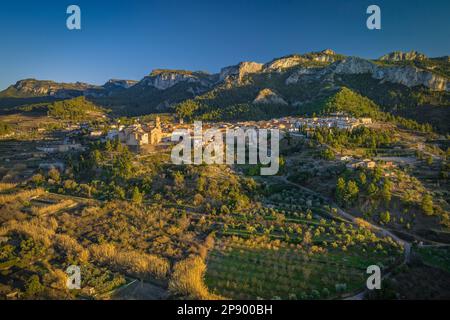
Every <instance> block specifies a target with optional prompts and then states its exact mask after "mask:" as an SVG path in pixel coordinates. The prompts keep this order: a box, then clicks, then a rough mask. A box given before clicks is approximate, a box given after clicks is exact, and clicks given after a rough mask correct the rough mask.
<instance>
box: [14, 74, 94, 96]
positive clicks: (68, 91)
mask: <svg viewBox="0 0 450 320" xmlns="http://www.w3.org/2000/svg"><path fill="white" fill-rule="evenodd" d="M90 88H98V86H94V85H90V84H87V83H83V82H75V83H58V82H54V81H50V80H36V79H24V80H20V81H17V82H16V84H14V85H13V86H11V87H10V89H12V90H14V91H16V94H17V95H19V96H53V97H55V98H71V97H75V96H79V95H82V94H83V92H84V91H85V90H87V89H90Z"/></svg>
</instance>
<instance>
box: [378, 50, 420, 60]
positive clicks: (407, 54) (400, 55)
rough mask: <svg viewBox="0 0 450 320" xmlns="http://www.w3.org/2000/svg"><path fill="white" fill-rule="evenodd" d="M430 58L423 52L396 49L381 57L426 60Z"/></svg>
mask: <svg viewBox="0 0 450 320" xmlns="http://www.w3.org/2000/svg"><path fill="white" fill-rule="evenodd" d="M426 59H428V58H427V56H426V55H424V54H423V53H419V52H417V51H410V52H402V51H394V52H391V53H388V54H386V55H384V56H382V57H381V58H380V60H381V61H412V60H426Z"/></svg>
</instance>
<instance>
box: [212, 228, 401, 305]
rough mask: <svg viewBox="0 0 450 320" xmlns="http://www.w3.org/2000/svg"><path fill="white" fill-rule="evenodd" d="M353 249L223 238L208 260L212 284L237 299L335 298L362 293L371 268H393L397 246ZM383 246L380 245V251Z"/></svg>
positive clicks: (214, 287)
mask: <svg viewBox="0 0 450 320" xmlns="http://www.w3.org/2000/svg"><path fill="white" fill-rule="evenodd" d="M386 247H387V248H388V249H384V250H377V249H376V248H375V246H372V245H361V246H360V245H358V246H355V247H351V248H349V249H346V250H345V251H344V250H341V249H339V248H333V247H331V248H329V249H326V248H325V247H323V246H311V247H307V246H305V245H295V244H292V243H291V244H289V243H285V242H280V241H272V242H266V241H263V240H260V241H258V240H254V239H245V238H239V237H236V236H234V237H227V238H222V239H221V240H220V242H219V243H218V244H217V246H216V248H215V249H214V250H213V251H212V252H211V253H210V255H209V256H208V259H207V264H208V270H207V273H206V278H205V281H206V284H207V285H208V287H209V288H210V290H211V291H212V292H213V293H215V294H220V295H222V296H224V297H228V298H232V299H257V298H262V299H294V300H296V299H333V298H342V297H345V296H348V295H351V294H352V293H356V292H358V290H361V289H362V288H363V287H364V285H365V279H366V269H367V266H369V265H371V264H378V265H384V266H389V265H392V264H393V262H395V261H393V260H394V259H395V258H393V257H395V256H396V255H397V256H399V252H398V251H397V250H398V249H397V250H396V249H395V247H389V245H386ZM378 248H380V247H378Z"/></svg>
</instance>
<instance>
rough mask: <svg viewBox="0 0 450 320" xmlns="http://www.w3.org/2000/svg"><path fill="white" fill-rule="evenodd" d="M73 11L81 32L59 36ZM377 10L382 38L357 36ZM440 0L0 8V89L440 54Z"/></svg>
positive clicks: (129, 0)
mask: <svg viewBox="0 0 450 320" xmlns="http://www.w3.org/2000/svg"><path fill="white" fill-rule="evenodd" d="M70 4H77V5H79V6H80V8H81V16H82V17H81V19H82V30H75V31H70V30H68V29H67V28H66V18H67V16H68V15H67V14H66V8H67V6H68V5H70ZM370 4H377V5H379V6H380V7H381V13H382V30H379V31H370V30H368V29H367V28H366V19H367V17H368V15H367V14H366V9H367V7H368V6H369V5H370ZM449 17H450V1H448V0H370V1H366V0H304V1H303V0H273V1H272V0H247V1H246V0H228V1H219V0H183V1H182V0H147V1H137V0H123V1H114V0H103V1H93V0H89V1H87V0H70V1H66V0H54V1H50V0H47V1H46V0H40V1H34V0H33V1H31V0H29V1H2V3H1V5H0V35H1V46H0V89H4V88H5V87H7V86H8V85H10V84H12V83H15V82H16V81H17V80H20V79H24V78H37V79H51V80H55V81H62V82H75V81H83V82H90V83H95V84H102V83H104V82H105V81H106V80H108V79H110V78H120V79H136V80H139V79H141V78H142V77H144V76H145V75H147V74H148V73H150V72H151V70H152V69H155V68H174V69H188V70H204V71H209V72H218V71H219V70H220V68H221V67H224V66H227V65H232V64H236V63H237V62H239V61H245V60H251V61H257V62H267V61H269V60H271V59H273V58H275V57H279V56H283V55H287V54H291V53H304V52H309V51H318V50H322V49H325V48H331V49H333V50H335V51H337V52H338V53H342V54H347V55H357V56H362V57H368V58H375V57H379V56H380V55H382V54H385V53H387V52H390V51H393V50H411V49H414V50H418V51H420V52H423V53H425V54H427V55H430V56H442V55H449V54H450V18H449Z"/></svg>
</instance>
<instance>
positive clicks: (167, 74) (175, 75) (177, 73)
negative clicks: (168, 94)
mask: <svg viewBox="0 0 450 320" xmlns="http://www.w3.org/2000/svg"><path fill="white" fill-rule="evenodd" d="M211 81H212V80H211V78H210V75H208V74H206V73H200V72H190V71H185V70H160V69H158V70H154V71H152V73H151V74H150V75H149V76H147V77H145V78H144V79H142V80H141V81H140V82H139V84H141V85H146V86H151V87H155V88H157V89H159V90H166V89H168V88H170V87H173V86H174V85H176V84H178V83H180V82H187V83H197V84H200V85H202V86H205V87H207V86H209V85H211Z"/></svg>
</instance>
